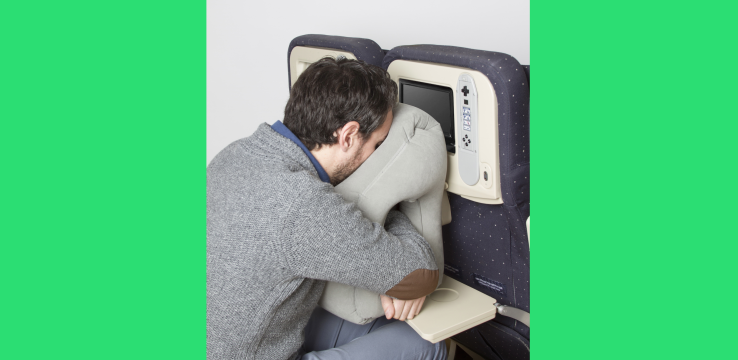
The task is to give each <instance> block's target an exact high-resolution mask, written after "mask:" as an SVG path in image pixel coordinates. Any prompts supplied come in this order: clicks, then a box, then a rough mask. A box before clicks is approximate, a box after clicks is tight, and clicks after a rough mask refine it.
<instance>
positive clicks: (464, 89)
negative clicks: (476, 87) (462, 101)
mask: <svg viewBox="0 0 738 360" xmlns="http://www.w3.org/2000/svg"><path fill="white" fill-rule="evenodd" d="M461 92H463V93H464V96H466V95H468V94H469V89H467V88H466V85H464V88H463V89H461Z"/></svg>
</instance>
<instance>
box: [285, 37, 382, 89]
mask: <svg viewBox="0 0 738 360" xmlns="http://www.w3.org/2000/svg"><path fill="white" fill-rule="evenodd" d="M295 46H312V47H322V48H329V49H337V50H344V51H348V52H350V53H352V54H354V56H356V59H358V60H361V61H363V62H365V63H367V64H372V65H374V66H379V67H381V66H382V60H383V59H384V54H385V51H386V50H385V51H383V50H382V48H380V47H379V45H377V43H375V42H374V41H372V40H369V39H362V38H354V37H344V36H332V35H316V34H308V35H302V36H298V37H296V38H294V39H292V41H291V42H290V47H289V49H288V50H287V74H288V75H287V80H288V86H290V87H291V86H292V79H291V75H290V74H291V72H290V54H292V49H293V48H294V47H295Z"/></svg>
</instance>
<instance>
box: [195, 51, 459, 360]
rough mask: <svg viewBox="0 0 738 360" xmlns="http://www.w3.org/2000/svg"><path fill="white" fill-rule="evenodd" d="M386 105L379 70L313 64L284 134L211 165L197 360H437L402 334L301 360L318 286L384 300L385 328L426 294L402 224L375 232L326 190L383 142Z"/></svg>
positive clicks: (425, 261)
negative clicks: (203, 342)
mask: <svg viewBox="0 0 738 360" xmlns="http://www.w3.org/2000/svg"><path fill="white" fill-rule="evenodd" d="M396 94H397V85H396V84H395V83H394V82H393V81H392V80H391V79H390V78H389V75H388V74H387V73H386V72H385V71H384V70H382V69H380V68H378V67H375V66H371V65H368V64H365V63H363V62H360V61H355V60H347V59H341V60H334V59H330V58H326V59H322V60H320V61H318V62H316V63H314V64H312V65H311V66H310V67H308V69H306V70H305V72H304V73H303V74H302V75H301V76H300V78H299V79H298V80H297V81H296V83H295V85H294V86H293V88H292V91H291V93H290V99H289V101H288V103H287V106H286V107H285V116H284V123H282V122H279V121H278V122H276V123H275V124H274V125H272V126H269V125H267V124H262V125H260V126H259V128H258V129H257V130H256V132H254V134H253V135H252V136H250V137H248V138H245V139H241V140H238V141H236V142H234V143H232V144H230V145H229V146H228V147H226V148H225V149H224V150H223V151H221V152H220V153H219V154H218V155H217V156H216V157H215V158H214V159H213V161H212V162H211V163H210V165H209V166H208V169H207V355H208V359H299V358H301V357H302V358H303V359H315V358H344V357H345V356H348V357H353V358H358V356H370V355H372V354H371V348H372V347H373V348H374V349H377V348H378V347H392V348H391V351H393V352H395V353H396V354H398V355H403V356H405V358H408V357H409V358H443V356H445V354H442V353H443V352H444V351H445V348H444V347H443V343H442V342H441V343H440V345H439V344H436V345H433V344H430V343H428V342H426V341H424V340H422V339H420V340H418V339H419V337H417V334H414V333H413V332H412V330H408V329H409V327H408V326H407V324H405V323H401V322H397V323H393V324H389V325H386V326H384V327H382V328H381V329H379V330H377V331H376V332H374V331H372V333H371V334H369V335H366V336H365V337H362V338H359V339H356V341H353V342H351V343H349V344H346V345H344V346H341V347H339V348H337V349H333V350H325V351H321V352H310V353H308V354H303V353H304V352H305V350H302V345H303V340H304V335H303V328H305V325H306V324H307V323H308V320H309V319H310V314H311V312H312V311H313V309H315V308H316V306H317V302H318V300H319V299H320V296H321V294H322V291H323V288H324V286H325V284H326V281H335V282H341V283H345V284H349V285H352V286H358V287H362V288H366V289H369V290H372V291H375V292H377V293H379V294H386V295H388V296H389V297H387V296H383V297H382V304H383V307H384V308H385V311H386V315H387V317H388V318H391V317H394V318H397V319H401V320H404V319H405V318H412V316H414V315H415V314H417V313H418V312H419V311H420V306H422V299H423V298H424V297H425V296H426V295H428V294H429V293H430V292H432V291H433V290H434V289H435V287H436V283H437V281H438V269H437V267H436V265H435V261H434V258H433V254H432V252H431V250H430V247H429V246H428V244H427V243H426V242H425V240H424V239H423V237H422V236H421V235H420V234H419V233H418V232H417V231H416V230H415V228H414V227H413V226H412V224H411V223H410V221H409V220H408V218H407V217H406V216H405V215H403V214H402V213H400V212H398V211H391V212H390V213H389V214H388V216H387V220H386V224H385V227H386V230H385V228H384V227H382V226H381V225H379V224H376V223H371V222H370V221H369V220H367V219H366V218H364V217H363V216H362V214H361V211H359V210H358V208H357V207H356V205H355V204H352V203H348V202H346V201H344V200H343V198H342V197H341V196H340V195H339V194H337V193H336V192H335V191H334V188H333V186H335V185H337V184H339V183H340V182H341V181H343V180H344V179H345V178H347V177H348V176H349V175H351V173H353V172H354V170H356V169H357V168H358V167H359V166H360V165H361V164H362V163H363V162H364V161H365V160H366V159H367V158H368V157H369V156H370V155H371V154H372V152H374V150H375V149H376V148H377V147H379V146H380V145H381V143H382V141H383V140H384V139H385V138H386V137H387V134H388V132H389V129H390V126H391V124H392V107H393V105H394V104H395V102H396ZM390 297H392V298H394V299H397V300H393V299H392V298H390ZM405 300H408V301H407V302H405ZM408 331H409V332H408ZM412 335H414V336H415V337H413V336H412ZM377 342H378V343H377ZM403 346H404V347H407V346H409V347H410V348H411V349H410V350H408V351H404V348H403ZM385 350H386V349H385ZM303 355H304V357H303ZM381 356H382V358H387V357H386V356H387V354H384V355H381Z"/></svg>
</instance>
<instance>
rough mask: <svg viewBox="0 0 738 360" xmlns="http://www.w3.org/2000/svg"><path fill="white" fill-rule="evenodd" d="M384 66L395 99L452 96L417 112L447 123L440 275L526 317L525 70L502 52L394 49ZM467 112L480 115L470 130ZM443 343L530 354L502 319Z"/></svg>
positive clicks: (513, 355) (497, 355)
mask: <svg viewBox="0 0 738 360" xmlns="http://www.w3.org/2000/svg"><path fill="white" fill-rule="evenodd" d="M383 67H384V68H385V69H386V70H387V71H388V72H389V73H390V76H391V77H392V78H393V80H395V81H396V82H398V85H400V87H401V88H402V87H403V84H404V86H405V87H406V88H407V90H405V91H406V92H407V93H406V94H405V96H404V99H403V90H402V89H400V98H401V100H400V102H404V103H410V104H415V103H416V104H426V103H424V102H423V100H422V99H419V100H418V99H415V98H414V97H413V96H416V95H413V94H415V93H417V94H425V93H427V94H431V92H430V90H433V91H435V92H434V94H441V93H443V92H444V91H447V92H448V94H449V96H451V95H453V96H452V97H453V100H452V102H451V105H452V106H451V107H452V108H453V113H452V114H451V115H446V114H445V113H444V111H446V112H448V111H447V110H443V111H442V110H437V109H436V110H434V109H435V108H436V106H437V104H438V103H439V101H438V100H435V101H430V100H429V101H428V102H427V105H420V106H419V107H420V108H424V106H426V108H424V110H426V111H428V112H429V113H431V115H433V117H434V118H435V119H436V120H439V122H440V123H442V124H444V120H442V119H443V118H444V117H445V118H448V120H447V121H446V123H447V124H448V125H447V126H446V128H444V132H445V136H446V141H447V148H448V150H449V152H448V159H449V160H448V169H449V170H448V174H447V184H448V189H447V191H448V193H449V194H448V199H449V202H450V206H451V218H452V221H451V222H450V223H448V224H446V225H444V226H443V230H442V231H443V248H444V258H445V265H444V275H445V276H446V277H450V278H453V279H455V280H457V281H459V282H461V283H463V284H465V285H467V286H469V287H471V288H473V289H476V290H478V291H480V292H481V293H484V294H486V295H488V296H490V297H492V298H494V299H496V300H497V303H498V304H500V305H504V306H510V307H514V308H517V309H521V310H524V311H525V312H528V313H529V312H530V261H529V260H530V255H529V243H528V237H527V229H526V223H525V221H526V219H528V217H529V215H530V191H529V189H530V148H529V110H528V109H529V108H528V106H529V97H530V91H529V73H528V70H529V67H524V66H521V65H520V63H519V62H518V61H517V60H516V59H515V58H513V57H512V56H510V55H508V54H504V53H499V52H492V51H481V50H473V49H467V48H461V47H454V46H439V45H411V46H399V47H395V48H393V49H391V50H390V51H389V52H388V53H387V54H386V56H385V57H384V62H383ZM467 84H468V86H467ZM472 84H473V85H472ZM462 86H463V88H462ZM420 89H430V90H429V91H428V92H421V90H420ZM467 90H471V91H472V93H469V92H468V91H467ZM422 91H425V90H422ZM461 91H464V92H463V94H462V92H461ZM469 94H471V95H473V99H472V98H471V97H470V100H469V104H470V105H467V100H466V98H467V95H469ZM427 96H428V98H429V99H430V98H431V96H436V95H427ZM444 101H445V100H444ZM461 101H464V102H463V103H462V102H461ZM416 106H418V105H416ZM467 106H469V107H471V108H472V110H471V112H472V113H474V112H475V111H477V113H478V115H477V117H476V118H475V117H471V118H470V119H471V121H470V122H471V126H467V125H468V123H467V122H466V120H467V118H466V116H464V115H465V114H466V111H467V110H468V109H467ZM462 108H463V111H462ZM474 109H478V110H474ZM434 111H437V114H438V115H436V113H434ZM462 116H463V122H462V119H461V118H462ZM475 126H476V127H475ZM474 143H476V145H474ZM469 159H471V160H469ZM488 176H489V180H487V179H488ZM498 309H500V307H499V306H498ZM421 314H422V313H421ZM528 323H529V322H528ZM451 339H452V340H454V341H456V342H458V343H459V344H462V345H464V346H466V347H467V348H469V349H471V350H472V351H474V352H476V353H477V354H479V355H480V356H483V357H485V358H488V359H506V360H509V359H512V360H517V359H529V357H530V341H529V340H530V328H529V326H526V325H525V324H523V323H522V322H521V321H518V320H515V319H513V318H510V317H506V316H501V313H500V314H498V316H495V318H494V319H493V320H491V321H487V322H484V323H482V324H481V325H477V326H475V327H473V328H471V329H469V330H466V331H463V332H461V333H458V334H456V335H454V336H453V337H452V338H451Z"/></svg>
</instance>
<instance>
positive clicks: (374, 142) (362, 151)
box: [331, 110, 393, 186]
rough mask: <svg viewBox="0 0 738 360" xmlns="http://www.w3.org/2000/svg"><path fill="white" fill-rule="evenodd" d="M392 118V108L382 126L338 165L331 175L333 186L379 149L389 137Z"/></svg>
mask: <svg viewBox="0 0 738 360" xmlns="http://www.w3.org/2000/svg"><path fill="white" fill-rule="evenodd" d="M392 119H393V116H392V110H390V111H389V112H388V113H387V117H386V118H385V119H384V123H382V126H380V127H379V128H377V130H374V132H373V133H372V134H371V135H369V137H368V138H365V139H364V141H363V142H362V143H361V144H360V146H358V147H357V148H356V150H355V151H354V154H352V155H351V158H350V159H349V160H348V161H345V162H343V163H341V164H339V165H338V166H337V167H336V170H335V172H334V174H333V176H332V177H331V184H333V186H337V185H338V184H340V183H341V182H342V181H343V180H345V179H346V178H347V177H349V176H351V174H353V173H354V171H356V169H358V168H359V166H361V164H363V163H364V161H366V159H368V158H369V156H371V155H372V153H373V152H374V150H377V148H378V147H379V145H382V142H384V140H385V139H386V138H387V134H389V130H390V127H392Z"/></svg>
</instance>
